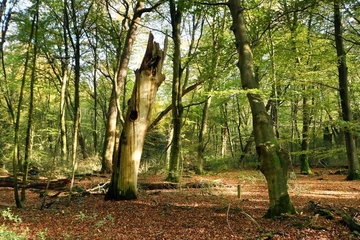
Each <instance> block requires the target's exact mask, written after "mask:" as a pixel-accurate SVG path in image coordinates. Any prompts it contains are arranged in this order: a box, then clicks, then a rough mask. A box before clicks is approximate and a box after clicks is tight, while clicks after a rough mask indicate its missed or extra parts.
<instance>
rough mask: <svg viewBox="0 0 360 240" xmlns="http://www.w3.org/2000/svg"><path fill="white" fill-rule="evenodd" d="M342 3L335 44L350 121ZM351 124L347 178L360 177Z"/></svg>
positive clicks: (346, 118)
mask: <svg viewBox="0 0 360 240" xmlns="http://www.w3.org/2000/svg"><path fill="white" fill-rule="evenodd" d="M341 3H342V1H339V0H334V27H335V44H336V53H337V57H338V65H337V67H338V72H339V91H340V101H341V110H342V119H343V120H344V121H345V122H346V123H350V122H351V120H352V114H351V108H350V99H349V87H348V68H347V65H346V53H345V49H344V44H343V37H342V29H341V28H342V22H341V21H342V20H341V12H340V8H341ZM351 131H352V130H351V129H350V128H349V126H347V127H345V129H344V135H345V144H346V153H347V159H348V162H349V175H348V176H347V177H346V179H347V180H355V179H360V168H359V161H358V157H357V153H356V143H355V135H354V134H353V133H352V132H351Z"/></svg>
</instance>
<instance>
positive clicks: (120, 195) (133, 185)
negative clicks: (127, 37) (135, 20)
mask: <svg viewBox="0 0 360 240" xmlns="http://www.w3.org/2000/svg"><path fill="white" fill-rule="evenodd" d="M153 39H154V37H153V35H152V34H151V33H150V35H149V40H148V45H147V49H146V53H145V56H144V58H143V61H142V64H141V67H140V68H139V69H137V70H136V71H135V77H136V80H135V86H134V89H133V92H132V96H131V98H130V100H129V102H128V104H129V105H128V110H127V113H126V117H125V123H124V128H123V130H122V133H121V136H120V141H119V152H118V155H115V157H114V161H113V172H112V176H111V182H110V186H109V190H108V192H107V194H106V197H105V199H106V200H110V199H114V200H122V199H136V197H137V193H138V189H137V177H138V169H139V165H140V159H141V154H142V151H143V146H144V141H145V136H146V132H147V128H148V125H149V120H150V114H151V109H152V104H153V102H154V99H155V96H156V93H157V89H158V87H159V86H160V84H161V83H162V82H163V81H164V80H165V75H164V74H162V72H161V71H162V66H163V62H164V58H165V50H164V51H163V50H161V49H160V48H159V44H158V43H156V42H154V41H153ZM165 46H166V43H165Z"/></svg>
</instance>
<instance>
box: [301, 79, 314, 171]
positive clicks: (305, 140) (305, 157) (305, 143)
mask: <svg viewBox="0 0 360 240" xmlns="http://www.w3.org/2000/svg"><path fill="white" fill-rule="evenodd" d="M305 90H306V86H304V88H303V91H304V92H303V94H304V96H303V106H302V107H303V129H302V139H301V152H302V153H301V154H300V157H299V160H300V173H301V174H306V175H308V174H311V170H310V165H309V150H310V147H309V142H310V136H309V133H310V123H311V118H310V113H309V103H308V98H307V96H305V94H306V93H305Z"/></svg>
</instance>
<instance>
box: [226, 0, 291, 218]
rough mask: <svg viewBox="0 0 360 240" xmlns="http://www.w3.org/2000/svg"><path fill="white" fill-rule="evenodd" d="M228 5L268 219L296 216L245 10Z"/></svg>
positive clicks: (236, 4)
mask: <svg viewBox="0 0 360 240" xmlns="http://www.w3.org/2000/svg"><path fill="white" fill-rule="evenodd" d="M227 5H228V7H229V9H230V12H231V16H232V20H233V25H232V28H231V29H232V30H233V32H234V35H235V39H236V48H237V51H238V55H239V62H238V67H239V70H240V75H241V83H242V87H243V89H245V90H249V92H248V94H247V97H248V100H249V103H250V107H251V112H252V117H253V127H254V138H255V144H256V150H257V153H258V156H259V159H260V170H261V172H262V173H263V174H264V175H265V178H266V181H267V184H268V192H269V199H270V206H269V209H268V211H267V213H266V215H265V216H266V217H274V216H278V215H281V214H282V213H290V214H292V213H295V208H294V206H293V204H292V202H291V199H290V196H289V194H288V189H287V171H288V166H289V161H288V160H287V159H286V158H285V157H284V156H283V154H281V151H280V149H279V146H278V144H277V139H276V137H275V134H274V132H273V128H272V121H271V119H270V117H269V115H268V114H267V112H266V108H265V104H264V102H263V99H262V98H261V96H260V95H259V94H257V93H255V92H254V91H252V90H254V89H258V83H257V82H256V81H255V75H254V65H253V57H252V51H251V49H250V44H249V40H248V36H247V32H246V26H245V22H244V17H243V8H242V7H241V5H240V1H239V0H229V1H228V3H227Z"/></svg>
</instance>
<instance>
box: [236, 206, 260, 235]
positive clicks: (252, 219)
mask: <svg viewBox="0 0 360 240" xmlns="http://www.w3.org/2000/svg"><path fill="white" fill-rule="evenodd" d="M241 213H242V214H244V215H245V216H247V217H248V218H249V219H250V220H251V221H252V222H253V223H255V224H256V226H257V228H258V229H259V230H260V231H261V232H264V229H263V228H262V227H261V226H260V224H259V223H258V222H257V221H256V220H255V219H254V218H253V217H252V216H250V215H249V214H248V213H246V212H244V211H241Z"/></svg>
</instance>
